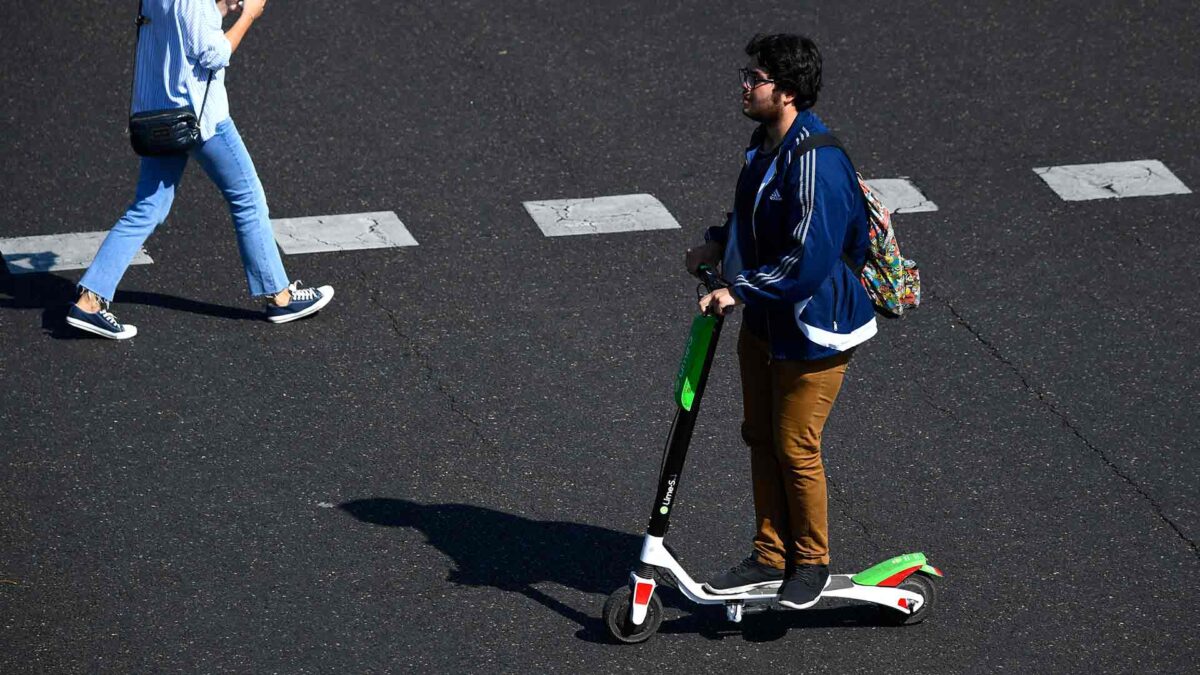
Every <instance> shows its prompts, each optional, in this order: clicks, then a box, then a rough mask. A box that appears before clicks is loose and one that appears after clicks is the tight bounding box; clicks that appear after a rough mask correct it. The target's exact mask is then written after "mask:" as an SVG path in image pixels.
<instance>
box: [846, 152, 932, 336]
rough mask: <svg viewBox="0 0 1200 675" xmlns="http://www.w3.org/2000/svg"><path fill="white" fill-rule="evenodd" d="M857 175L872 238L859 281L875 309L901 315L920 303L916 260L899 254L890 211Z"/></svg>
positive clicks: (891, 314)
mask: <svg viewBox="0 0 1200 675" xmlns="http://www.w3.org/2000/svg"><path fill="white" fill-rule="evenodd" d="M857 175H858V185H859V187H861V188H862V192H863V197H865V198H866V200H867V220H868V225H869V227H870V231H869V234H868V236H869V237H870V238H871V241H870V244H868V246H867V262H866V264H865V265H863V268H862V271H861V272H859V281H861V282H862V285H863V288H865V289H866V290H867V295H868V296H870V298H871V302H873V303H875V309H877V310H879V311H880V312H882V313H884V314H886V315H888V316H900V315H902V314H904V310H906V309H913V308H915V307H917V306H918V305H920V304H921V274H920V271H919V270H918V269H917V263H916V261H915V260H912V259H911V258H905V257H904V256H903V255H901V253H900V242H899V241H896V230H895V229H894V228H893V227H892V214H891V212H890V211H888V209H887V207H886V206H884V205H883V202H881V201H879V197H878V196H877V195H876V194H875V193H874V192H873V191H872V190H871V186H870V185H867V182H866V181H865V180H863V178H862V174H857Z"/></svg>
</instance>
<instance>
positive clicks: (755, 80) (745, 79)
mask: <svg viewBox="0 0 1200 675" xmlns="http://www.w3.org/2000/svg"><path fill="white" fill-rule="evenodd" d="M738 72H739V73H741V75H742V87H743V88H745V89H754V88H755V87H757V86H759V85H762V84H775V80H768V79H767V78H765V77H763V76H762V75H759V74H758V73H756V72H754V71H753V70H750V69H749V68H742V69H741V70H739V71H738Z"/></svg>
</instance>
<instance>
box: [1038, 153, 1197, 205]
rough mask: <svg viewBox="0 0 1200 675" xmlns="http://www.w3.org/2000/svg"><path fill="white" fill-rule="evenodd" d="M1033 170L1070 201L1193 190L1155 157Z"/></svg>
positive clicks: (1045, 167)
mask: <svg viewBox="0 0 1200 675" xmlns="http://www.w3.org/2000/svg"><path fill="white" fill-rule="evenodd" d="M1033 171H1034V173H1036V174H1037V175H1039V176H1041V177H1042V180H1044V181H1046V184H1047V185H1049V186H1050V188H1051V189H1052V190H1054V191H1055V192H1056V193H1058V196H1059V197H1062V198H1063V199H1064V200H1066V201H1069V202H1076V201H1084V200H1088V199H1115V198H1120V197H1151V196H1156V195H1176V194H1190V193H1191V190H1189V189H1188V187H1187V186H1186V185H1184V184H1183V181H1181V180H1179V179H1178V178H1176V177H1175V174H1173V173H1171V170H1170V169H1168V168H1167V167H1166V166H1165V165H1164V164H1163V163H1162V162H1160V161H1158V160H1156V159H1142V160H1138V161H1133V162H1107V163H1104V164H1072V165H1066V166H1043V167H1038V168H1035V169H1034V170H1033Z"/></svg>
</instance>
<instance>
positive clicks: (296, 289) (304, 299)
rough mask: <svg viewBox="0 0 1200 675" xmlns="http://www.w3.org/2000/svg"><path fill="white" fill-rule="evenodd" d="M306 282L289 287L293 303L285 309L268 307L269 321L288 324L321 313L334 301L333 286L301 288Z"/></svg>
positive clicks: (299, 282)
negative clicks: (322, 309)
mask: <svg viewBox="0 0 1200 675" xmlns="http://www.w3.org/2000/svg"><path fill="white" fill-rule="evenodd" d="M302 283H304V282H302V281H295V282H293V283H292V285H290V286H288V290H289V291H291V292H292V301H291V302H290V303H288V304H287V306H285V307H279V306H277V305H267V321H270V322H271V323H287V322H289V321H295V320H296V319H302V318H304V317H306V316H308V315H310V314H316V313H317V312H319V311H321V308H323V307H324V306H325V305H328V304H329V301H330V300H332V299H333V286H320V287H318V288H301V287H300V284H302Z"/></svg>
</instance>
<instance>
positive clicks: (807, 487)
mask: <svg viewBox="0 0 1200 675" xmlns="http://www.w3.org/2000/svg"><path fill="white" fill-rule="evenodd" d="M852 351H853V350H850V351H847V352H844V353H841V354H838V355H836V356H831V357H829V358H826V359H821V360H818V361H780V360H776V359H772V358H771V352H770V348H769V347H768V345H767V343H766V342H765V341H764V340H760V339H759V338H757V337H755V336H754V335H753V334H751V333H750V332H749V331H748V330H746V328H745V327H743V328H742V330H741V332H740V333H739V334H738V363H739V365H740V366H741V372H742V403H743V406H744V408H745V418H744V419H743V421H742V438H743V439H745V441H746V443H747V444H748V445H749V446H750V475H751V479H752V481H753V483H754V514H755V526H756V527H755V534H754V553H755V557H756V558H757V559H758V561H759V562H761V563H763V564H765V565H769V566H771V567H778V568H782V567H785V564H786V563H787V561H788V558H789V557H790V559H791V561H792V562H793V563H796V564H823V565H828V564H829V520H828V515H827V504H826V500H827V498H826V493H825V466H824V464H822V462H821V431H822V429H824V427H825V420H826V419H828V417H829V411H830V410H832V409H833V402H834V401H835V400H836V399H837V395H838V391H839V390H841V388H842V378H843V377H844V376H845V374H846V366H847V365H848V364H849V363H850V354H851V352H852Z"/></svg>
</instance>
